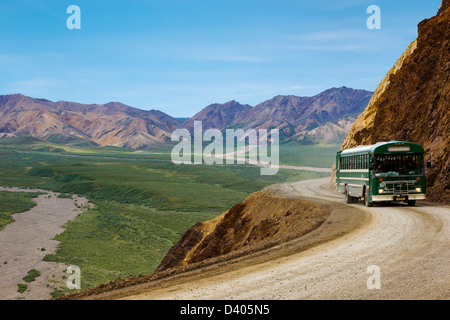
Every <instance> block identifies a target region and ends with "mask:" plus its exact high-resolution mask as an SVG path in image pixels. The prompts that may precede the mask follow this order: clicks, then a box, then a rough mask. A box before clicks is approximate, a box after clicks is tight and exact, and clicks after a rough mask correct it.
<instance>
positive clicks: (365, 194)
mask: <svg viewBox="0 0 450 320" xmlns="http://www.w3.org/2000/svg"><path fill="white" fill-rule="evenodd" d="M364 204H365V205H366V207H373V202H372V201H369V188H365V191H364Z"/></svg>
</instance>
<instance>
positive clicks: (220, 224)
mask: <svg viewBox="0 0 450 320" xmlns="http://www.w3.org/2000/svg"><path fill="white" fill-rule="evenodd" d="M329 214H330V208H329V207H327V206H326V205H323V204H319V203H315V202H312V201H307V200H300V199H290V198H283V197H277V196H273V195H272V194H271V192H270V191H267V190H265V189H263V190H261V191H259V192H255V193H253V194H252V195H250V196H249V197H248V198H247V199H245V200H244V201H243V202H240V203H238V204H236V205H234V206H233V207H232V208H231V209H229V210H228V211H226V212H225V213H223V214H222V215H220V216H218V217H217V218H215V219H212V220H209V221H206V222H202V223H197V224H196V225H194V226H192V227H191V228H190V229H189V230H187V231H186V232H185V233H184V234H183V236H182V237H181V238H180V240H179V241H178V242H177V243H176V244H175V245H174V246H173V247H172V248H171V249H170V250H169V252H168V253H167V255H166V256H165V257H164V259H163V260H162V262H161V264H160V266H159V268H158V269H159V270H164V269H169V268H178V267H182V266H185V265H188V264H192V263H196V262H201V261H204V260H207V259H210V258H215V257H218V256H223V255H227V254H230V253H231V254H233V253H234V254H242V253H244V254H245V252H251V251H255V250H258V249H261V248H266V247H270V246H273V245H276V244H278V243H281V242H284V241H287V240H291V239H293V238H295V237H299V236H301V235H303V234H306V233H307V232H309V231H311V230H314V229H315V228H317V227H318V226H319V225H320V224H322V223H323V222H324V221H325V219H326V217H327V216H328V215H329Z"/></svg>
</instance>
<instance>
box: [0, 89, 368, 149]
mask: <svg viewBox="0 0 450 320" xmlns="http://www.w3.org/2000/svg"><path fill="white" fill-rule="evenodd" d="M372 94H373V92H370V91H366V90H356V89H351V88H347V87H340V88H331V89H328V90H326V91H324V92H322V93H319V94H317V95H315V96H312V97H298V96H293V95H289V96H276V97H274V98H272V99H270V100H267V101H265V102H262V103H260V104H258V105H256V106H250V105H243V104H240V103H239V102H237V101H234V100H233V101H229V102H226V103H223V104H219V103H216V104H211V105H209V106H207V107H206V108H204V109H202V110H201V111H200V112H198V113H197V114H195V115H194V116H193V117H192V118H189V119H187V120H183V119H177V118H174V117H171V116H169V115H167V114H165V113H163V112H161V111H158V110H148V111H147V110H141V109H137V108H133V107H130V106H127V105H125V104H122V103H119V102H110V103H107V104H104V105H102V104H81V103H76V102H66V101H58V102H52V101H49V100H46V99H37V98H31V97H27V96H24V95H22V94H13V95H3V96H0V138H8V137H15V136H33V137H36V138H39V139H42V140H50V141H52V142H60V143H67V142H70V143H78V144H93V145H102V146H106V145H109V146H117V147H124V148H129V149H140V148H146V147H149V146H152V145H154V144H158V143H165V142H167V141H169V140H170V137H171V133H172V132H173V131H174V130H175V129H177V128H187V129H191V130H192V129H193V124H194V121H202V127H203V129H204V130H206V129H209V128H216V129H219V130H224V129H232V128H235V129H236V128H242V129H245V130H246V129H274V128H277V129H279V132H280V138H281V139H282V141H289V140H296V141H300V142H304V143H306V142H308V143H311V142H313V143H314V142H325V143H340V142H341V141H342V139H343V138H344V137H345V135H346V134H347V132H348V131H349V129H350V127H351V125H352V124H353V122H354V120H355V119H356V117H357V116H358V115H359V114H360V113H361V112H362V111H363V110H364V109H365V107H366V106H367V104H368V102H369V100H370V98H371V97H372Z"/></svg>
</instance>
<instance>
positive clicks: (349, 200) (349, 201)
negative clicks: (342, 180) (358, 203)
mask: <svg viewBox="0 0 450 320" xmlns="http://www.w3.org/2000/svg"><path fill="white" fill-rule="evenodd" d="M352 202H353V197H352V196H350V195H349V194H348V187H347V186H345V203H347V204H348V203H352Z"/></svg>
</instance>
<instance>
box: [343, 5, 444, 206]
mask: <svg viewBox="0 0 450 320" xmlns="http://www.w3.org/2000/svg"><path fill="white" fill-rule="evenodd" d="M449 1H450V0H444V1H443V3H442V5H441V8H440V9H439V11H438V14H437V15H436V16H435V17H433V18H431V19H426V20H424V21H422V22H420V23H419V25H418V37H417V39H416V40H415V41H413V42H412V43H411V44H410V45H409V47H408V48H407V50H406V51H405V52H404V53H403V55H402V56H401V57H400V58H399V59H398V60H397V62H396V64H395V65H394V67H393V68H392V69H391V70H390V71H389V72H388V74H387V75H386V77H385V78H384V79H383V80H382V81H381V83H380V84H379V86H378V87H377V89H376V90H375V92H374V95H373V97H372V99H371V100H370V102H369V104H368V106H367V108H366V109H365V110H364V111H363V112H362V113H361V115H359V116H358V118H357V119H356V121H355V123H354V125H353V126H352V128H351V130H350V131H349V133H348V134H347V136H346V138H345V139H344V142H343V144H342V148H343V149H344V148H350V147H353V146H357V145H366V144H373V143H376V142H379V141H389V140H404V141H411V142H415V143H419V144H421V145H423V146H424V148H425V150H426V153H427V160H431V162H432V168H431V169H430V170H427V183H428V192H427V193H428V197H429V198H430V199H432V200H435V201H440V202H447V203H448V202H449V200H450V177H449V174H450V158H449V154H450V133H449V127H450V115H449V110H450V55H449V53H450V8H449V7H450V6H449Z"/></svg>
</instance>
